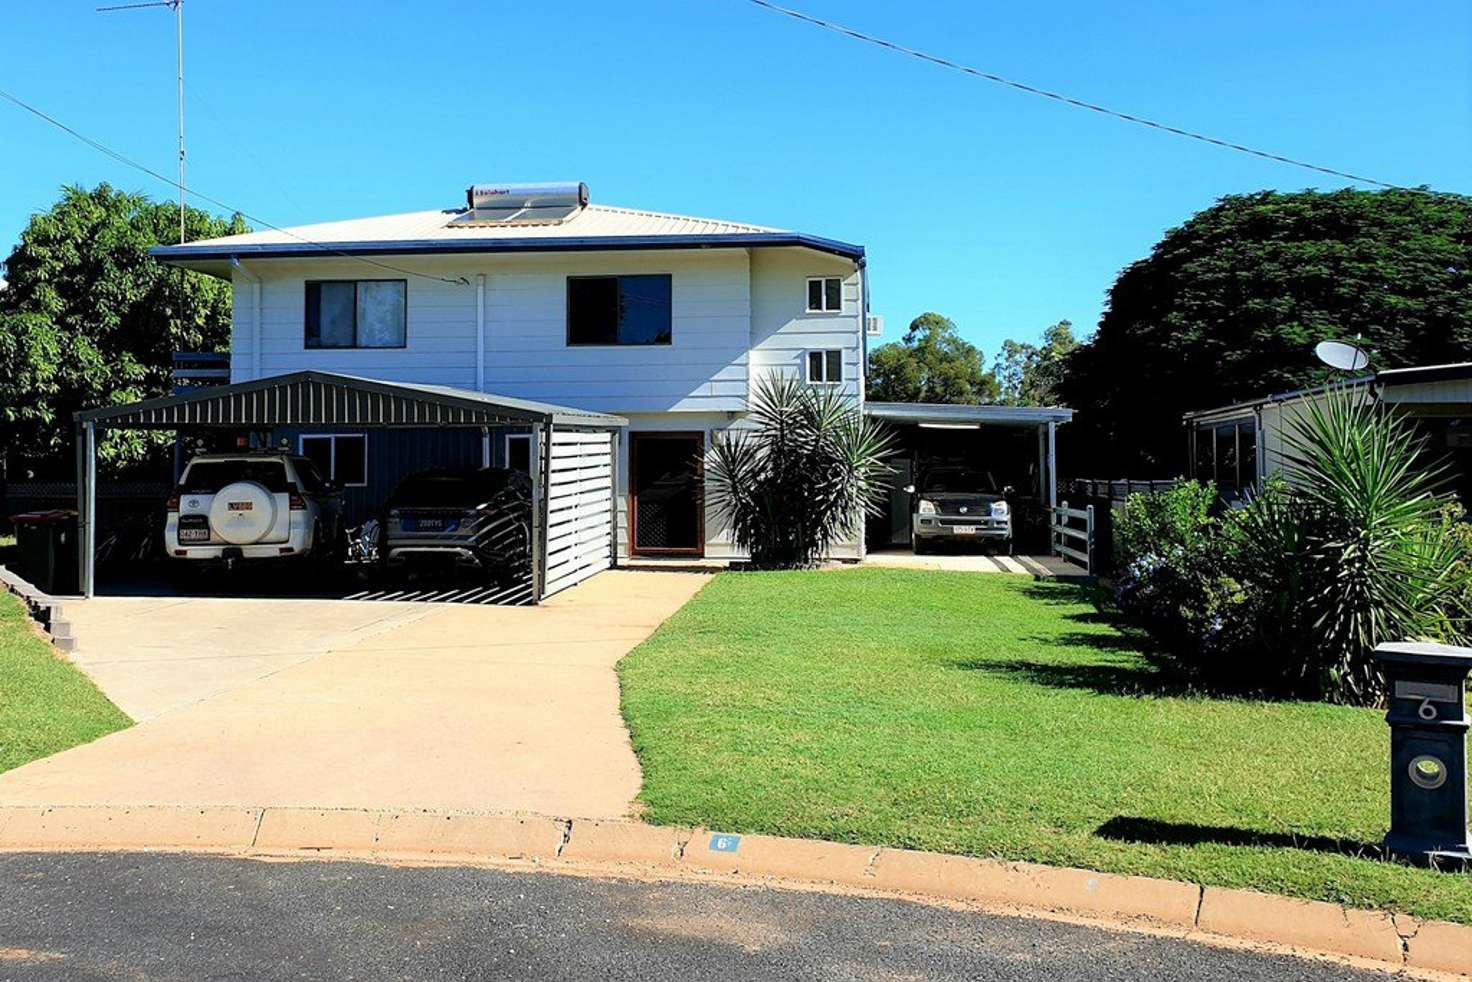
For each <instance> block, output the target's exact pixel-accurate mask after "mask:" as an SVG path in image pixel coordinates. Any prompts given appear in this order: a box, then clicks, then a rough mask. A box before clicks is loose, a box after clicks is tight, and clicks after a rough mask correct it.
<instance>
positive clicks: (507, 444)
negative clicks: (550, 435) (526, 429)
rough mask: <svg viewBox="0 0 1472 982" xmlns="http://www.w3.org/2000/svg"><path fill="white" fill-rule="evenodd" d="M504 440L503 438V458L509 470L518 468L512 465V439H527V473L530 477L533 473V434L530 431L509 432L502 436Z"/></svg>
mask: <svg viewBox="0 0 1472 982" xmlns="http://www.w3.org/2000/svg"><path fill="white" fill-rule="evenodd" d="M502 440H503V443H502V444H501V454H502V456H501V459H502V460H503V461H504V462H505V464H506V469H507V470H516V468H515V467H512V466H511V441H512V440H525V441H526V471H525V473H526V475H527V476H528V477H530V476H531V473H532V435H531V434H530V433H507V434H504V435H503V436H502Z"/></svg>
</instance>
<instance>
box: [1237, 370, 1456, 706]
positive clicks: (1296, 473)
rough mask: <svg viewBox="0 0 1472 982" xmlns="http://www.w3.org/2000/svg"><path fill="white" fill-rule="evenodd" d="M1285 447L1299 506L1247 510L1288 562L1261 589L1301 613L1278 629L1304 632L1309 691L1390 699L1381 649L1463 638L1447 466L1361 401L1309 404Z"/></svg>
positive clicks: (1383, 412)
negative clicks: (1377, 657) (1447, 510)
mask: <svg viewBox="0 0 1472 982" xmlns="http://www.w3.org/2000/svg"><path fill="white" fill-rule="evenodd" d="M1284 442H1285V444H1286V445H1287V452H1286V454H1285V461H1286V465H1287V466H1286V468H1285V469H1286V471H1287V475H1288V481H1289V484H1290V485H1291V487H1292V495H1291V499H1287V500H1280V501H1277V502H1270V501H1261V502H1257V503H1254V504H1253V505H1252V506H1250V507H1249V509H1248V511H1249V512H1256V514H1255V515H1250V516H1249V517H1248V519H1247V522H1248V526H1249V528H1248V531H1252V532H1256V533H1257V534H1258V535H1262V536H1265V537H1272V538H1275V539H1276V540H1277V542H1276V543H1275V546H1276V548H1274V549H1271V550H1268V551H1271V552H1275V553H1276V554H1277V555H1278V557H1279V558H1278V568H1277V569H1276V570H1274V572H1273V576H1272V580H1275V581H1278V582H1277V583H1272V582H1268V583H1264V584H1263V585H1264V586H1265V587H1268V588H1269V589H1271V588H1272V587H1274V586H1276V588H1277V596H1279V597H1281V598H1282V599H1283V600H1284V601H1285V602H1288V603H1290V604H1292V605H1294V606H1299V605H1301V606H1299V610H1298V611H1296V612H1294V614H1290V615H1289V616H1287V617H1285V618H1284V619H1283V621H1282V622H1280V623H1283V624H1292V625H1295V626H1296V627H1298V628H1299V629H1300V630H1301V631H1302V633H1300V634H1299V635H1298V638H1297V639H1296V640H1297V643H1298V644H1300V645H1302V646H1303V650H1300V651H1299V652H1298V653H1297V654H1298V657H1296V658H1294V659H1293V661H1294V662H1295V663H1296V664H1298V665H1299V666H1301V669H1300V670H1301V671H1302V673H1303V676H1304V677H1303V678H1301V679H1300V680H1299V682H1300V685H1302V686H1303V687H1304V688H1306V689H1308V690H1310V691H1313V692H1314V694H1319V695H1328V696H1330V697H1332V698H1336V699H1339V700H1341V701H1347V702H1366V703H1367V702H1375V701H1377V700H1378V699H1380V698H1381V697H1382V696H1383V687H1382V683H1381V681H1380V679H1379V676H1378V674H1377V673H1376V671H1375V667H1374V664H1373V661H1372V659H1371V657H1370V653H1371V651H1372V650H1373V649H1374V647H1375V645H1377V644H1379V643H1380V642H1382V641H1391V640H1402V639H1428V640H1438V641H1448V642H1456V641H1460V640H1463V637H1464V627H1465V625H1463V624H1461V623H1460V602H1459V601H1460V597H1461V596H1462V594H1463V591H1465V589H1466V586H1467V584H1466V582H1465V581H1466V576H1467V574H1466V566H1465V564H1461V563H1458V562H1456V561H1455V560H1456V559H1457V557H1458V556H1459V555H1460V554H1461V552H1462V550H1463V547H1462V545H1461V544H1460V543H1459V542H1457V541H1455V539H1454V537H1453V536H1452V535H1451V534H1449V527H1448V524H1447V523H1446V522H1444V521H1443V520H1442V518H1441V511H1442V509H1443V508H1444V506H1445V505H1446V503H1447V498H1446V496H1445V495H1444V494H1443V493H1442V492H1441V488H1442V484H1443V478H1444V471H1443V468H1442V467H1441V466H1439V465H1433V466H1429V467H1428V466H1427V461H1426V460H1425V453H1426V450H1425V445H1424V440H1423V438H1421V437H1420V436H1419V435H1418V434H1417V433H1416V431H1415V429H1414V428H1413V426H1412V424H1411V423H1410V422H1409V421H1407V420H1406V419H1404V418H1403V417H1401V416H1400V415H1399V414H1398V413H1396V412H1395V411H1394V410H1392V409H1387V408H1385V407H1384V406H1382V405H1379V404H1377V403H1375V402H1372V401H1370V400H1369V399H1366V398H1364V397H1362V396H1356V395H1349V394H1342V393H1333V394H1331V395H1330V396H1329V397H1327V398H1325V399H1323V400H1321V401H1318V402H1310V403H1309V404H1308V407H1307V410H1306V411H1305V413H1304V415H1303V416H1302V417H1300V418H1299V419H1298V420H1297V421H1296V422H1295V423H1294V425H1292V426H1291V427H1290V428H1289V430H1288V432H1287V433H1286V434H1285V437H1284ZM1252 526H1255V528H1253V527H1252ZM1259 544H1263V542H1262V540H1261V539H1259ZM1258 552H1259V554H1260V553H1261V552H1262V550H1258ZM1249 554H1250V551H1249ZM1280 578H1281V579H1280ZM1293 633H1298V632H1296V631H1295V632H1293ZM1283 640H1285V641H1286V640H1288V639H1283ZM1315 690H1316V691H1315Z"/></svg>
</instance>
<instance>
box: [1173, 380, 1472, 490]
mask: <svg viewBox="0 0 1472 982" xmlns="http://www.w3.org/2000/svg"><path fill="white" fill-rule="evenodd" d="M1335 390H1340V391H1348V392H1355V393H1360V394H1363V395H1364V396H1365V397H1367V398H1371V399H1375V400H1378V401H1379V402H1381V403H1384V404H1386V405H1391V406H1395V407H1396V408H1397V409H1399V410H1401V411H1403V412H1404V413H1405V414H1406V415H1407V416H1409V417H1410V418H1411V419H1412V420H1414V421H1415V425H1416V427H1417V429H1418V430H1419V431H1420V432H1421V434H1422V435H1423V436H1424V437H1425V440H1426V458H1427V460H1428V463H1430V462H1431V461H1441V462H1445V463H1446V465H1447V466H1448V470H1449V473H1448V480H1449V484H1450V487H1451V489H1452V490H1454V491H1455V492H1456V494H1457V495H1458V496H1459V497H1460V498H1461V500H1462V503H1463V504H1464V505H1465V504H1472V362H1463V363H1459V364H1454V365H1427V366H1422V367H1415V368H1394V369H1387V370H1385V371H1381V372H1376V373H1375V374H1373V375H1365V376H1361V377H1358V378H1353V379H1347V380H1345V381H1343V382H1338V383H1333V384H1331V385H1322V386H1316V387H1314V388H1308V389H1299V390H1295V391H1293V392H1282V393H1277V394H1274V395H1268V396H1263V397H1262V398H1260V399H1253V400H1249V401H1246V402H1239V403H1235V404H1233V405H1230V406H1222V407H1220V408H1217V409H1206V410H1201V411H1198V412H1192V413H1187V414H1186V415H1185V417H1184V420H1185V426H1186V436H1187V452H1188V454H1189V471H1188V473H1189V474H1190V476H1191V477H1193V478H1195V479H1197V480H1201V481H1214V482H1216V484H1217V486H1218V487H1219V488H1220V489H1221V491H1222V494H1223V496H1224V497H1226V498H1227V499H1228V500H1234V499H1236V498H1240V497H1241V496H1242V494H1243V493H1245V492H1247V491H1250V490H1253V489H1256V488H1259V487H1261V486H1262V482H1263V481H1264V480H1265V479H1267V478H1269V477H1271V476H1273V475H1275V474H1278V473H1280V472H1282V471H1283V470H1284V462H1285V455H1286V454H1287V452H1288V449H1289V448H1288V447H1287V445H1286V444H1285V442H1284V437H1285V434H1288V433H1289V432H1291V427H1292V426H1293V423H1294V420H1296V419H1299V418H1301V417H1302V415H1303V414H1304V412H1305V411H1306V407H1308V406H1309V405H1311V404H1312V403H1314V402H1316V401H1318V400H1322V399H1323V398H1325V396H1326V395H1327V394H1328V393H1330V392H1331V391H1335Z"/></svg>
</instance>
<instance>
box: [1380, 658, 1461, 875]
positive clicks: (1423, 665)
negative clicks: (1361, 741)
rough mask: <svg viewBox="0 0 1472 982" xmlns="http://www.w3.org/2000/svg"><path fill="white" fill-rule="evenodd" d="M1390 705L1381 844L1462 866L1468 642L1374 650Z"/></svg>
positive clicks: (1423, 859)
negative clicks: (1386, 818) (1386, 809)
mask: <svg viewBox="0 0 1472 982" xmlns="http://www.w3.org/2000/svg"><path fill="white" fill-rule="evenodd" d="M1375 660H1376V661H1377V662H1378V663H1379V664H1380V667H1381V669H1382V670H1383V671H1384V673H1385V679H1386V682H1387V684H1388V690H1389V692H1388V694H1389V701H1390V711H1389V712H1387V713H1386V714H1385V722H1387V723H1389V724H1390V833H1389V834H1388V835H1386V836H1385V848H1386V850H1387V851H1388V852H1389V853H1390V854H1391V855H1394V856H1398V857H1400V858H1402V859H1406V860H1410V861H1411V862H1414V863H1417V864H1419V865H1422V866H1436V867H1443V866H1446V867H1453V868H1459V869H1460V868H1466V867H1467V866H1468V864H1469V861H1472V842H1469V840H1468V836H1467V728H1468V725H1469V721H1468V719H1467V711H1466V706H1465V697H1464V691H1465V684H1464V683H1465V682H1466V679H1467V673H1468V671H1469V670H1472V648H1457V647H1452V646H1450V645H1444V644H1419V643H1411V642H1399V643H1394V644H1382V645H1380V646H1379V647H1378V648H1376V649H1375Z"/></svg>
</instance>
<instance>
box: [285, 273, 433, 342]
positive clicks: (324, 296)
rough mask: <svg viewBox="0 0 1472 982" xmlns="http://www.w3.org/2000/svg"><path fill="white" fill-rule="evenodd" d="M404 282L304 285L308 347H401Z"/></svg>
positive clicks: (404, 332) (404, 337) (405, 338)
mask: <svg viewBox="0 0 1472 982" xmlns="http://www.w3.org/2000/svg"><path fill="white" fill-rule="evenodd" d="M407 294H408V282H407V281H406V280H316V281H308V283H307V317H306V337H305V342H304V343H305V344H306V346H307V347H308V348H402V347H405V346H406V345H407V344H408V335H407V328H406V323H405V320H406V311H407V302H406V298H407Z"/></svg>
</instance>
